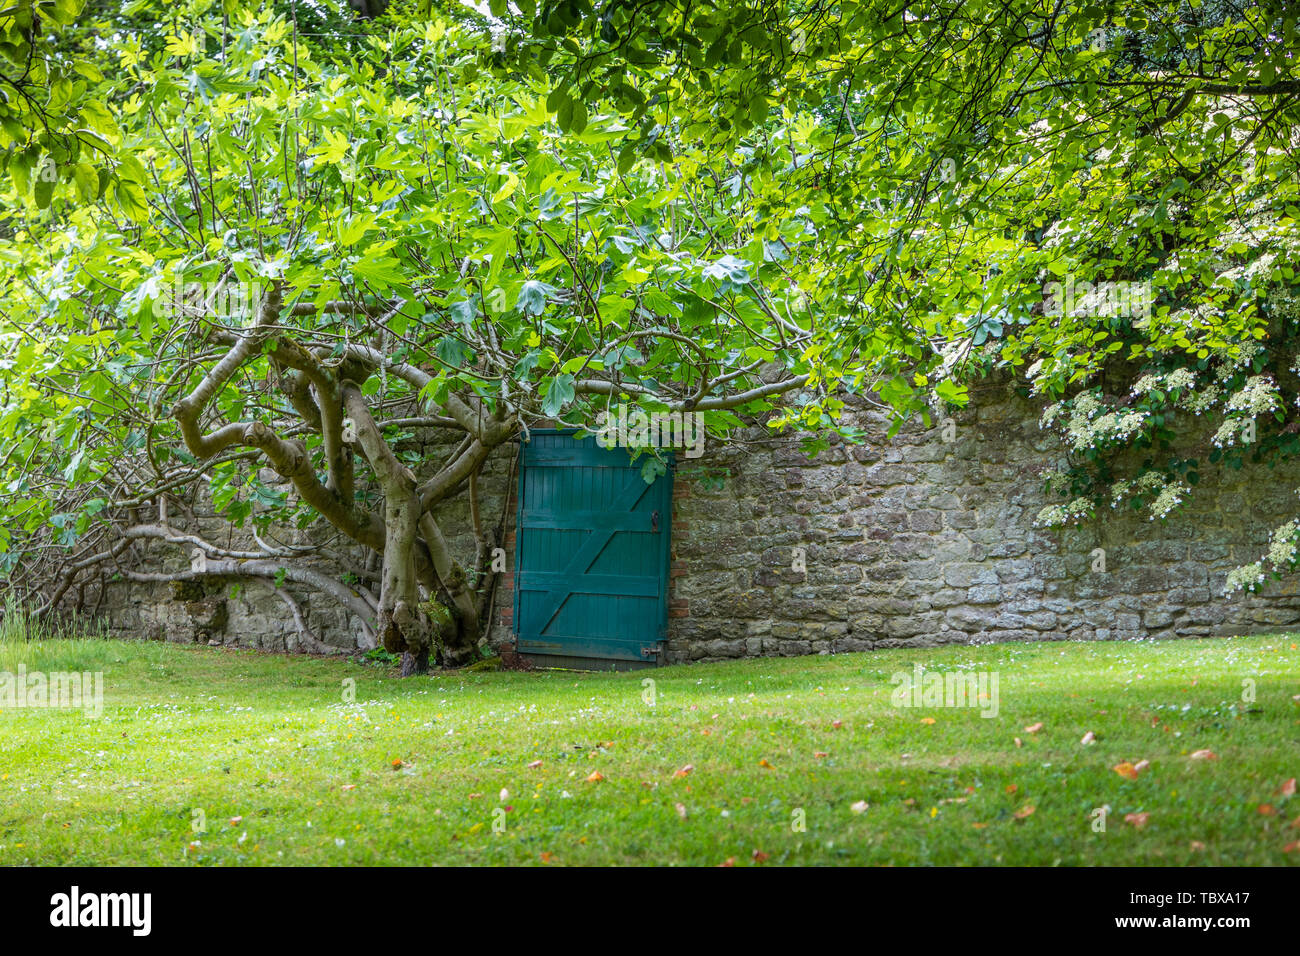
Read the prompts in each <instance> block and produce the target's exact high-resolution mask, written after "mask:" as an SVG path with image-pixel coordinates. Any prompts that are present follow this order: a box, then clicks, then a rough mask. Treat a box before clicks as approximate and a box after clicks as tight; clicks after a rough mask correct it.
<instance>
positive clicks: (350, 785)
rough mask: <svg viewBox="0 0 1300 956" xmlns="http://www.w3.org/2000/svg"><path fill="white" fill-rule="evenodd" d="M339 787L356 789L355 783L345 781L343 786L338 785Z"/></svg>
mask: <svg viewBox="0 0 1300 956" xmlns="http://www.w3.org/2000/svg"><path fill="white" fill-rule="evenodd" d="M339 789H340V790H355V789H357V785H356V784H355V783H345V784H344V785H343V786H341V787H339Z"/></svg>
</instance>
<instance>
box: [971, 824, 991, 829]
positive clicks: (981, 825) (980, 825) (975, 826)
mask: <svg viewBox="0 0 1300 956" xmlns="http://www.w3.org/2000/svg"><path fill="white" fill-rule="evenodd" d="M971 826H972V827H974V828H975V829H976V830H983V829H984V828H985V827H987V826H988V824H987V823H972V824H971Z"/></svg>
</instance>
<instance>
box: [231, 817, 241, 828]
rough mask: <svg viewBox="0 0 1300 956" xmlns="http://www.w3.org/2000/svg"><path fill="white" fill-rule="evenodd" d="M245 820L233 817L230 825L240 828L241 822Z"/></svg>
mask: <svg viewBox="0 0 1300 956" xmlns="http://www.w3.org/2000/svg"><path fill="white" fill-rule="evenodd" d="M243 819H244V818H243V817H231V818H230V825H231V826H232V827H237V826H239V824H240V823H241V822H243Z"/></svg>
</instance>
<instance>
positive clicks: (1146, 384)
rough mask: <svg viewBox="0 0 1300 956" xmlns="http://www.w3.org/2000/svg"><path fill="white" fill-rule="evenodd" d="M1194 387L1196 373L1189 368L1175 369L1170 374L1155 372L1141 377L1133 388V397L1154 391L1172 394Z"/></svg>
mask: <svg viewBox="0 0 1300 956" xmlns="http://www.w3.org/2000/svg"><path fill="white" fill-rule="evenodd" d="M1195 386H1196V373H1194V372H1193V371H1192V370H1191V369H1189V368H1176V369H1174V370H1173V371H1170V372H1157V373H1155V374H1154V375H1143V376H1142V377H1141V378H1140V379H1138V380H1137V384H1135V385H1134V386H1133V394H1134V395H1135V396H1140V395H1145V394H1147V393H1148V392H1153V391H1156V390H1159V391H1162V392H1172V391H1175V390H1179V391H1182V390H1186V389H1190V388H1194V387H1195Z"/></svg>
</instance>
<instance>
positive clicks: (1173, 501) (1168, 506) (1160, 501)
mask: <svg viewBox="0 0 1300 956" xmlns="http://www.w3.org/2000/svg"><path fill="white" fill-rule="evenodd" d="M1190 493H1191V489H1190V488H1188V487H1187V486H1186V485H1185V484H1183V483H1182V482H1181V481H1171V482H1169V483H1168V484H1166V485H1165V486H1164V487H1163V488H1161V489H1160V494H1158V495H1156V500H1155V501H1153V502H1151V505H1150V508H1151V514H1150V516H1149V517H1148V519H1147V520H1149V521H1155V520H1156V519H1157V518H1165V517H1168V515H1169V512H1171V511H1173V510H1174V509H1175V508H1177V507H1178V506H1179V505H1180V504H1182V503H1183V495H1186V494H1190Z"/></svg>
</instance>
